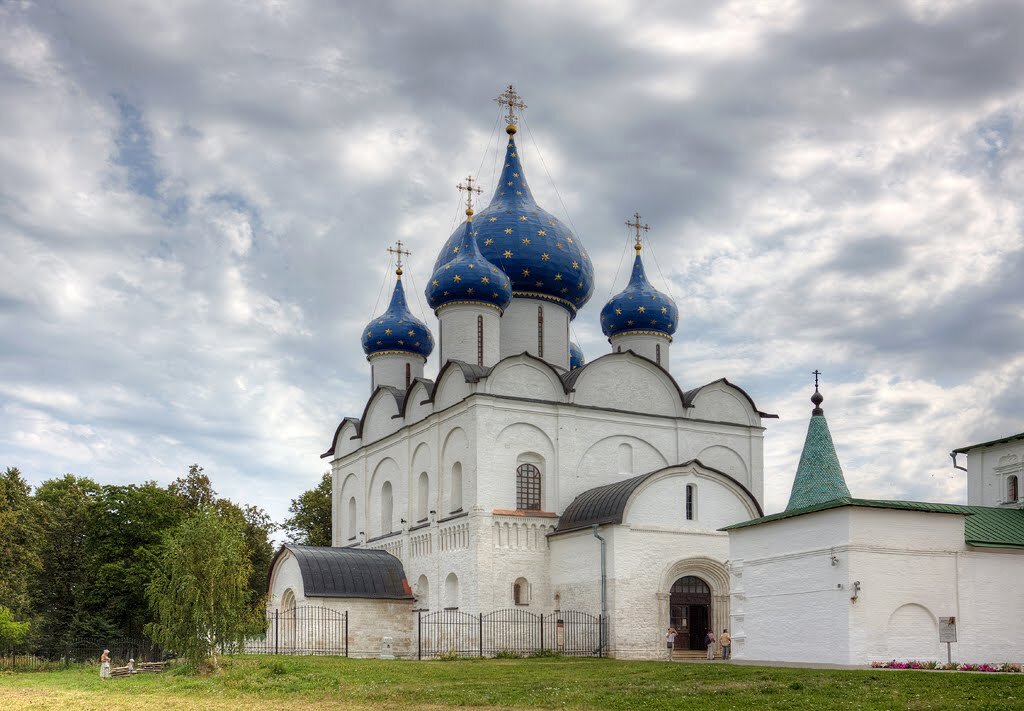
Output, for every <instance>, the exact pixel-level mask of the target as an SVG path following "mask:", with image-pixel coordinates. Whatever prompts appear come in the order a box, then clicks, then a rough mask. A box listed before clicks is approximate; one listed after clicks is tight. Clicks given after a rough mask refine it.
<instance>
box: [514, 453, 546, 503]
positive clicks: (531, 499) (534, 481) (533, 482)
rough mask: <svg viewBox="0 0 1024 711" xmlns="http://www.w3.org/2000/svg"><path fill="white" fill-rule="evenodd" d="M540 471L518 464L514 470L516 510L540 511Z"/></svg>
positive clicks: (531, 466) (530, 465)
mask: <svg viewBox="0 0 1024 711" xmlns="http://www.w3.org/2000/svg"><path fill="white" fill-rule="evenodd" d="M540 494H541V492H540V469H538V468H537V467H536V466H535V465H533V464H529V463H527V464H520V465H519V468H518V469H516V508H517V509H521V510H523V511H540Z"/></svg>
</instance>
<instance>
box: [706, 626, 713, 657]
mask: <svg viewBox="0 0 1024 711" xmlns="http://www.w3.org/2000/svg"><path fill="white" fill-rule="evenodd" d="M704 642H705V644H707V645H708V659H714V658H715V633H714V632H712V631H711V630H708V633H707V634H706V635H704Z"/></svg>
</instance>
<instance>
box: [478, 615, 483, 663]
mask: <svg viewBox="0 0 1024 711" xmlns="http://www.w3.org/2000/svg"><path fill="white" fill-rule="evenodd" d="M479 641H480V658H481V659H483V658H484V613H482V612H481V613H480V640H479Z"/></svg>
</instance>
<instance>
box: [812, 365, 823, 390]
mask: <svg viewBox="0 0 1024 711" xmlns="http://www.w3.org/2000/svg"><path fill="white" fill-rule="evenodd" d="M811 375H813V376H814V389H815V390H817V389H818V376H819V375H821V371H820V370H818V369H817V368H815V369H814V372H812V373H811Z"/></svg>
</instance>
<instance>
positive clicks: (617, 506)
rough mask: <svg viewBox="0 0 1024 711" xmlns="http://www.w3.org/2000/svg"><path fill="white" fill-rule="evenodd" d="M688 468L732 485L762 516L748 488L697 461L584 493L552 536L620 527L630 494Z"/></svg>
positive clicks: (693, 460)
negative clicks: (694, 467) (668, 473)
mask: <svg viewBox="0 0 1024 711" xmlns="http://www.w3.org/2000/svg"><path fill="white" fill-rule="evenodd" d="M691 464H697V465H699V466H700V467H701V468H703V469H707V470H708V471H712V472H715V473H716V474H719V475H721V476H723V477H725V478H726V479H729V480H730V481H732V482H733V483H734V484H736V485H737V486H739V487H740V489H742V490H743V491H744V492H745V493H746V494H747V497H748V498H749V499H750V501H751V503H753V504H754V508H755V509H756V510H757V512H758V515H761V516H763V515H764V512H763V510H762V509H761V505H760V504H759V503H757V499H755V498H754V495H753V494H751V493H750V491H749V490H748V489H747V487H745V486H743V484H741V483H740V482H738V481H736V480H735V479H734V478H733V477H731V476H729V475H728V474H726V473H725V472H723V471H719V470H718V469H714V468H712V467H708V466H705V465H704V464H702V463H701V462H700V460H699V459H691V460H690V461H688V462H683V463H682V464H675V465H672V466H671V467H664V468H662V469H658V470H656V471H653V472H648V473H646V474H641V475H640V476H635V477H632V478H630V479H624V480H622V481H617V482H615V483H614V484H607V485H605V486H598V487H595V488H593V489H588V490H587V491H584V492H583V493H582V494H580V495H579V496H577V497H576V498H575V499H573V500H572V503H570V504H569V505H568V506H566V507H565V511H563V512H562V515H561V516H559V517H558V526H557V527H556V528H555V531H554V532H555V533H556V534H557V533H565V532H566V531H578V530H580V529H582V528H590V527H591V526H595V525H596V526H602V525H605V524H618V523H622V516H623V514H624V513H625V511H626V504H627V503H629V497H631V496H632V495H633V493H634V492H635V491H636V490H637V489H639V488H640V487H641V486H642V485H643V484H644V482H646V481H647V480H648V479H650V478H651V477H654V476H657V475H658V474H661V473H662V472H664V471H665V470H666V469H674V468H676V467H685V466H689V465H691Z"/></svg>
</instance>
